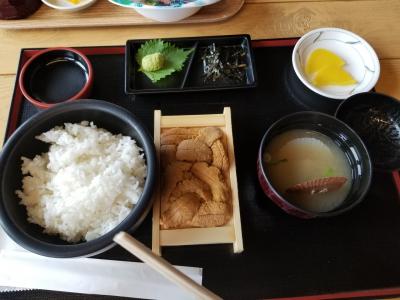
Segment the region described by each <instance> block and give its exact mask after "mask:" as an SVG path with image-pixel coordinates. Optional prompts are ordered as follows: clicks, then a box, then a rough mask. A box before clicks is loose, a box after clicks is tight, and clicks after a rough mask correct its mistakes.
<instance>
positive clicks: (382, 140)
mask: <svg viewBox="0 0 400 300" xmlns="http://www.w3.org/2000/svg"><path fill="white" fill-rule="evenodd" d="M335 115H336V118H338V119H340V120H342V121H343V122H345V123H346V124H347V125H349V126H350V127H351V128H353V129H354V131H355V132H357V134H358V135H359V136H360V137H361V139H362V140H363V141H364V143H365V145H366V146H367V148H368V151H369V153H370V154H371V159H372V162H373V164H374V167H376V168H377V169H379V170H385V171H394V170H399V169H400V101H399V100H397V99H395V98H392V97H390V96H387V95H384V94H379V93H361V94H358V95H354V96H352V97H350V98H349V99H347V100H345V101H344V102H342V103H341V104H340V105H339V107H338V108H337V110H336V114H335Z"/></svg>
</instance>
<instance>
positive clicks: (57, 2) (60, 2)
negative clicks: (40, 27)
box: [42, 0, 97, 12]
mask: <svg viewBox="0 0 400 300" xmlns="http://www.w3.org/2000/svg"><path fill="white" fill-rule="evenodd" d="M96 1H97V0H81V1H80V3H78V4H72V3H71V2H69V1H68V0H42V2H43V3H44V4H46V5H47V6H50V7H51V8H54V9H58V10H63V11H71V12H72V11H78V10H82V9H85V8H87V7H89V6H91V5H92V4H94V3H95V2H96Z"/></svg>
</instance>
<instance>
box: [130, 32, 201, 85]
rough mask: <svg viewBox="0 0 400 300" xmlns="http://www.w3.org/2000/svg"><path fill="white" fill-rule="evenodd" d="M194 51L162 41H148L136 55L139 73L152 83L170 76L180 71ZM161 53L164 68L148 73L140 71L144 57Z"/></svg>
mask: <svg viewBox="0 0 400 300" xmlns="http://www.w3.org/2000/svg"><path fill="white" fill-rule="evenodd" d="M193 50H194V49H181V48H177V47H176V46H175V45H172V44H171V43H167V42H164V41H162V40H150V41H147V42H146V43H144V44H143V45H142V46H141V47H140V48H139V50H138V51H137V53H136V61H137V63H138V64H139V66H140V68H139V71H140V72H143V73H144V74H145V75H146V76H147V77H148V78H149V79H150V80H151V81H152V82H153V83H155V82H157V81H159V80H161V79H163V78H165V77H167V76H169V75H171V74H172V73H174V72H177V71H180V70H182V68H183V65H184V64H185V61H186V59H187V58H188V56H189V54H190V53H191V52H192V51H193ZM157 52H159V53H161V54H162V55H163V56H164V58H165V62H164V66H163V68H162V69H160V70H157V71H153V72H149V71H144V70H143V69H142V59H143V57H145V56H146V55H149V54H154V53H157Z"/></svg>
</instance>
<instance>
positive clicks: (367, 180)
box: [257, 111, 372, 219]
mask: <svg viewBox="0 0 400 300" xmlns="http://www.w3.org/2000/svg"><path fill="white" fill-rule="evenodd" d="M293 129H306V130H313V131H317V132H320V133H322V134H324V135H326V136H328V137H330V138H331V139H332V140H333V141H334V142H335V143H336V144H337V145H338V146H339V147H340V149H341V150H343V152H344V153H345V155H346V157H347V159H348V161H349V164H350V167H351V174H352V175H351V176H352V185H351V188H350V191H349V193H348V195H347V197H346V199H345V200H344V201H343V203H342V204H341V205H339V206H338V207H337V208H335V209H333V210H331V211H328V212H321V213H316V212H312V211H307V210H304V209H302V208H300V207H297V206H296V205H294V204H293V203H291V202H290V201H288V200H287V199H286V198H285V196H284V195H282V194H280V193H278V192H277V190H276V189H275V188H274V186H273V184H272V182H271V181H270V179H269V174H268V171H267V169H266V167H265V165H264V162H263V154H264V152H265V149H266V147H267V146H268V144H269V143H270V142H271V141H272V140H273V138H274V137H276V136H277V135H279V134H282V133H284V132H286V131H289V130H293ZM257 173H258V180H259V182H260V185H261V187H262V189H263V191H264V193H265V195H267V196H268V197H269V198H270V199H271V200H272V201H273V202H274V203H275V204H276V205H278V206H279V207H280V208H281V209H283V210H284V211H285V212H287V213H288V214H290V215H293V216H296V217H299V218H303V219H311V218H316V217H332V216H337V215H340V214H342V213H344V212H347V211H349V210H350V209H352V208H353V207H355V206H356V205H357V204H359V203H360V202H361V201H362V200H363V198H364V196H365V195H366V193H367V192H368V189H369V186H370V184H371V178H372V166H371V160H370V156H369V154H368V151H367V148H366V147H365V145H364V143H363V142H362V140H361V138H360V137H359V136H358V135H357V134H356V133H355V132H354V131H353V130H352V129H351V128H350V127H349V126H347V125H346V124H345V123H343V122H342V121H340V120H337V119H335V118H334V117H332V116H330V115H327V114H323V113H319V112H311V111H305V112H298V113H294V114H291V115H287V116H285V117H283V118H281V119H280V120H278V121H276V122H275V123H274V124H272V125H271V126H270V127H269V128H268V130H267V131H266V133H265V134H264V137H263V138H262V141H261V145H260V148H259V153H258V159H257ZM283 176H284V174H283Z"/></svg>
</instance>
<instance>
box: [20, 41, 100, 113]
mask: <svg viewBox="0 0 400 300" xmlns="http://www.w3.org/2000/svg"><path fill="white" fill-rule="evenodd" d="M92 85H93V68H92V64H91V63H90V61H89V59H88V58H87V57H86V56H85V55H84V54H83V53H81V52H80V51H78V50H76V49H72V48H50V49H45V50H42V51H39V52H38V53H37V54H35V55H34V56H32V57H31V58H30V59H29V60H28V61H27V62H26V63H25V65H24V66H23V68H22V70H21V74H20V77H19V87H20V89H21V92H22V94H23V95H24V96H25V98H26V99H27V100H28V101H29V102H31V103H32V104H33V105H35V106H36V107H38V108H40V109H46V108H49V107H52V106H53V105H55V104H57V103H61V102H66V101H73V100H77V99H80V98H87V97H88V96H89V94H90V91H91V88H92Z"/></svg>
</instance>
